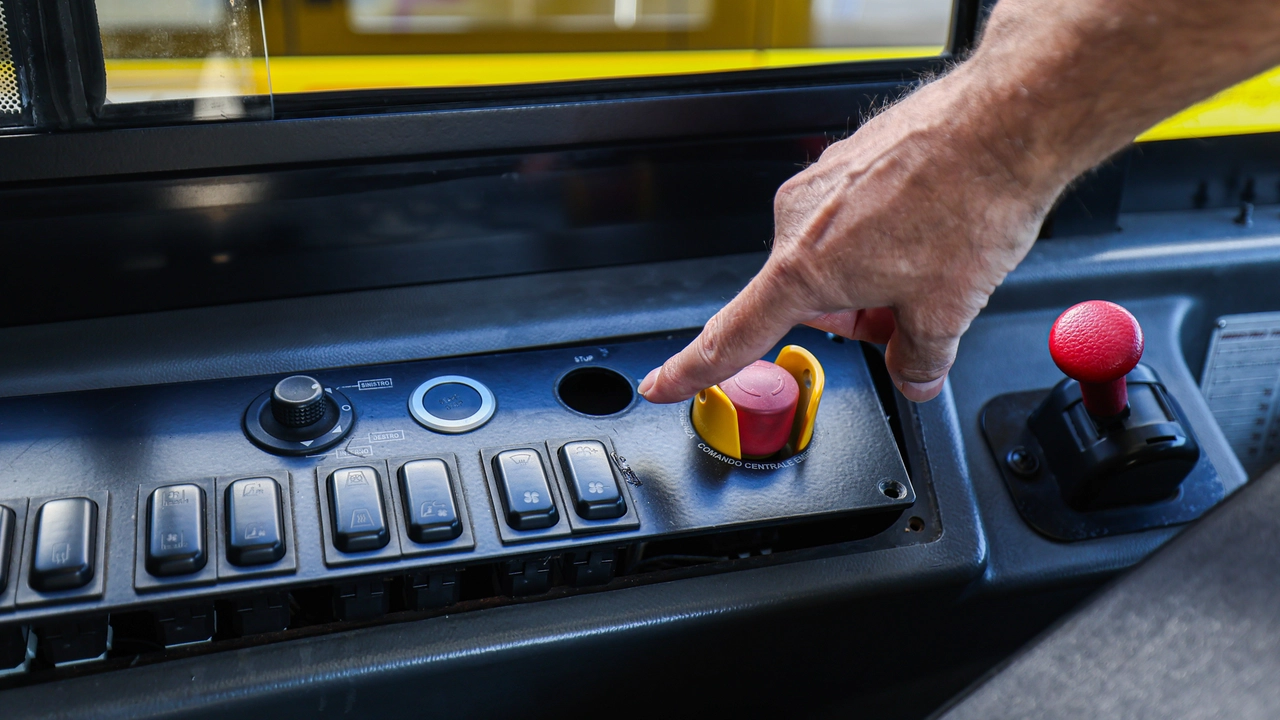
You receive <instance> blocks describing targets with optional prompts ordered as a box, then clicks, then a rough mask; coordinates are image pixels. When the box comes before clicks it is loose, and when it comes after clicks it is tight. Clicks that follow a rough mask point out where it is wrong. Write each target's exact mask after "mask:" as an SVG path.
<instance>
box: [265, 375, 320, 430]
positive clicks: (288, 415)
mask: <svg viewBox="0 0 1280 720" xmlns="http://www.w3.org/2000/svg"><path fill="white" fill-rule="evenodd" d="M326 409H327V406H326V403H325V397H324V388H322V387H320V381H318V380H316V379H315V378H313V377H308V376H306V375H292V376H290V377H287V378H285V379H283V380H281V381H280V382H278V383H276V387H275V389H274V390H272V391H271V415H272V417H274V418H275V419H276V422H278V423H280V424H281V425H283V426H285V427H290V428H300V427H306V426H308V425H313V424H315V423H317V422H319V421H320V419H321V418H323V417H324V413H325V410H326Z"/></svg>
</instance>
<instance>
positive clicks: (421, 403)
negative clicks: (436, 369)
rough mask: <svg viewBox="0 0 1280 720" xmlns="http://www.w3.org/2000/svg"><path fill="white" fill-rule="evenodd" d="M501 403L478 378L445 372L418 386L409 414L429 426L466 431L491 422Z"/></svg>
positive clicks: (450, 430) (411, 399) (435, 428)
mask: <svg viewBox="0 0 1280 720" xmlns="http://www.w3.org/2000/svg"><path fill="white" fill-rule="evenodd" d="M497 407H498V404H497V401H496V400H495V399H494V397H493V392H491V391H490V390H489V388H487V387H485V385H484V384H483V383H481V382H479V381H477V380H473V379H471V378H469V377H463V376H461V375H442V376H440V377H437V378H432V379H431V380H428V381H426V382H424V383H422V384H421V385H419V386H418V387H417V389H416V390H414V391H413V395H411V396H410V397H409V414H410V415H412V416H413V419H414V420H417V421H418V423H419V424H421V425H422V426H423V427H425V428H427V429H428V430H435V431H436V432H442V433H464V432H467V431H469V430H475V429H476V428H478V427H480V426H481V425H484V424H485V423H487V422H489V418H491V417H493V413H494V411H495V410H497Z"/></svg>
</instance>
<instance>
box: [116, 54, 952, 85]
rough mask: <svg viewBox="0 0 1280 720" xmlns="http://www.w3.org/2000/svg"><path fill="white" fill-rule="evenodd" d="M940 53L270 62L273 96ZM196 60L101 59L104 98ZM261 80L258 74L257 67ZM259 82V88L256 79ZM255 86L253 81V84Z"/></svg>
mask: <svg viewBox="0 0 1280 720" xmlns="http://www.w3.org/2000/svg"><path fill="white" fill-rule="evenodd" d="M943 50H944V48H942V47H899V48H794V49H791V48H774V49H764V50H680V51H638V52H576V53H492V54H456V55H444V54H441V55H357V56H289V55H281V56H274V57H272V58H271V71H270V72H271V78H270V80H271V88H272V91H273V92H275V93H276V94H287V93H304V92H308V93H309V92H332V91H341V90H388V89H397V88H449V87H477V86H503V85H524V84H532V83H546V82H571V81H579V80H606V79H621V78H636V77H659V76H674V75H692V74H703V73H713V72H730V71H738V70H762V69H770V68H784V67H802V66H808V65H828V64H835V63H848V62H866V61H872V60H906V59H919V58H931V57H938V56H939V55H941V54H942V52H943ZM203 62H204V61H203V60H201V59H199V58H194V59H108V60H106V70H107V79H108V84H109V86H110V87H109V88H108V95H110V94H111V90H112V89H113V88H118V89H132V88H141V87H148V86H158V85H161V84H164V83H166V82H168V83H169V84H170V85H172V86H174V92H182V91H184V89H185V88H186V87H187V86H191V87H195V86H196V85H197V81H196V78H197V76H198V75H199V74H200V72H201V69H202V68H203ZM260 68H261V71H262V72H265V66H260ZM262 80H265V78H263V79H262ZM260 82H261V80H260Z"/></svg>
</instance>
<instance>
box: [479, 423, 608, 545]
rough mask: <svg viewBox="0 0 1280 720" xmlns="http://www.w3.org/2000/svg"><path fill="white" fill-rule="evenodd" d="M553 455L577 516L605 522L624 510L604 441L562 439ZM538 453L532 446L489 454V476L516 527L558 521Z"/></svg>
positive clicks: (509, 523)
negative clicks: (562, 475) (558, 448)
mask: <svg viewBox="0 0 1280 720" xmlns="http://www.w3.org/2000/svg"><path fill="white" fill-rule="evenodd" d="M556 454H557V455H558V456H559V457H558V460H559V461H560V468H561V469H562V470H563V471H564V476H565V480H567V481H568V482H567V484H568V486H569V492H570V493H571V494H572V496H573V504H574V510H575V511H576V512H577V513H578V516H579V517H581V518H583V519H585V520H607V519H610V518H617V517H622V516H623V515H624V514H625V513H626V512H627V501H626V500H625V499H624V498H623V497H622V491H621V490H620V489H619V488H618V481H617V479H616V478H615V477H614V475H613V469H612V468H611V467H610V464H609V463H610V461H609V455H608V451H607V450H606V448H605V447H604V444H603V443H601V442H599V441H597V440H580V441H576V442H570V443H565V444H564V445H562V446H561V447H560V450H559V451H558V452H557V453H556ZM538 457H539V456H538V453H537V451H536V450H534V449H533V448H528V449H525V448H516V449H512V450H504V451H502V452H500V453H498V454H497V455H495V456H494V457H493V472H494V477H495V478H496V479H497V481H498V487H499V488H500V490H501V493H502V505H503V509H504V510H505V511H506V519H507V524H508V525H510V526H511V527H512V528H514V529H516V530H537V529H540V528H547V527H551V526H552V525H555V524H556V523H557V522H558V521H559V519H560V515H559V511H557V510H556V506H555V501H554V500H553V495H552V493H551V487H550V484H549V482H548V480H547V474H546V472H545V471H544V470H543V468H542V463H541V462H539V460H538Z"/></svg>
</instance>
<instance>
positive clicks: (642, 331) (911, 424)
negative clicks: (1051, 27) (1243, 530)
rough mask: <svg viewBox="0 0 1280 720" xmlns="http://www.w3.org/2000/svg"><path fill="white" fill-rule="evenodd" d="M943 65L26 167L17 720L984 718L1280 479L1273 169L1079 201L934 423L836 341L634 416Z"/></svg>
mask: <svg viewBox="0 0 1280 720" xmlns="http://www.w3.org/2000/svg"><path fill="white" fill-rule="evenodd" d="M962 5H964V8H962V10H963V13H969V14H960V15H957V22H960V21H964V22H965V23H968V26H967V27H968V32H969V33H970V35H969V39H970V40H971V37H972V32H973V31H974V23H975V22H976V13H977V11H978V9H979V8H977V7H971V5H972V4H963V3H962ZM958 12H960V11H958ZM961 24H963V23H961ZM953 40H956V42H960V41H964V40H965V38H963V37H957V38H953ZM935 62H936V61H934V60H929V61H927V62H921V61H911V62H903V63H898V64H894V63H882V64H879V65H876V66H875V67H873V68H869V69H867V70H866V71H865V72H864V73H861V74H858V75H856V77H852V78H846V79H844V80H841V81H839V82H837V81H834V80H832V79H831V78H829V77H826V76H821V77H819V76H812V77H810V76H804V77H801V76H786V77H785V78H782V76H768V77H763V78H755V79H753V80H750V81H744V80H730V79H726V78H716V79H712V80H707V81H706V85H705V86H704V87H702V88H700V89H698V91H697V92H694V91H692V90H690V89H689V87H688V86H681V87H679V88H676V87H673V88H668V89H665V90H662V91H654V90H653V88H652V87H650V86H648V85H644V86H637V87H635V88H631V89H630V90H629V91H627V92H616V90H617V88H616V87H613V86H610V87H609V88H608V89H607V90H608V92H606V91H605V90H604V89H602V90H600V91H599V92H598V93H588V92H586V91H577V90H566V89H564V88H547V89H546V92H547V93H548V94H547V95H546V96H539V97H538V98H537V99H536V100H535V99H528V98H525V99H515V100H513V99H512V98H511V97H510V96H505V95H503V96H499V97H496V98H495V99H493V101H492V102H481V101H479V100H476V99H475V98H471V99H470V100H459V101H458V102H454V103H452V104H445V105H439V104H433V103H430V102H427V100H426V99H424V98H421V97H416V96H412V97H411V96H396V97H394V98H391V97H390V96H388V97H386V98H382V99H380V100H378V101H377V102H372V101H371V102H370V104H369V105H367V106H363V107H361V108H359V109H358V110H356V109H352V108H346V109H343V110H342V111H341V112H338V111H335V110H334V108H333V106H332V105H329V104H326V103H325V102H316V103H315V104H312V105H307V104H306V102H304V99H299V98H292V99H287V100H286V99H282V100H281V102H280V103H279V104H278V105H277V106H276V107H275V110H274V112H275V113H276V115H275V117H274V119H270V120H246V121H243V122H227V123H203V124H200V123H197V124H182V123H169V124H163V125H157V126H145V127H144V126H129V127H126V126H119V125H111V124H103V125H99V126H95V127H93V128H89V129H82V130H78V131H70V130H66V129H64V130H63V131H57V132H55V131H49V132H29V133H21V134H13V135H8V136H5V137H0V157H3V158H4V159H5V162H3V163H0V238H2V240H0V243H2V244H3V247H4V248H5V253H6V260H7V262H6V264H5V275H4V277H5V287H6V289H7V291H8V294H9V297H10V298H11V302H8V303H5V304H3V305H2V306H0V347H4V348H5V351H4V352H3V353H0V704H2V705H3V707H4V708H5V717H14V718H17V717H100V718H113V717H121V718H123V717H155V718H160V717H226V716H228V715H231V714H233V713H245V714H252V715H255V716H265V715H269V714H276V715H279V716H282V717H327V716H338V715H341V716H344V717H352V716H354V717H384V716H393V715H405V714H433V715H457V716H466V717H496V716H507V715H518V716H522V717H551V716H555V717H577V716H589V715H599V714H604V713H607V714H610V715H619V716H624V717H628V716H638V715H652V714H654V713H665V714H668V715H674V716H688V715H699V714H701V715H709V716H717V717H718V716H727V715H738V716H759V715H764V714H782V715H785V716H788V717H794V716H805V717H808V716H813V717H827V716H837V715H839V716H847V715H850V714H854V715H858V716H866V717H877V718H904V719H906V718H924V717H929V716H932V714H934V713H939V712H946V710H947V708H948V707H950V706H951V704H953V703H957V702H963V699H964V698H965V697H966V696H968V694H969V692H975V693H976V694H974V695H973V697H975V698H976V699H977V700H979V701H983V702H987V701H988V700H987V699H988V698H990V692H991V691H990V688H991V687H993V685H983V684H982V683H983V681H984V678H987V677H989V676H990V675H991V674H995V673H997V671H998V670H999V669H1000V668H1002V667H1004V666H1006V665H1007V664H1009V663H1015V664H1016V662H1018V658H1021V657H1025V655H1023V653H1026V652H1027V650H1026V649H1027V648H1029V647H1034V646H1035V645H1036V643H1038V642H1041V640H1037V638H1044V637H1046V636H1047V635H1046V634H1051V633H1053V632H1056V631H1055V630H1054V628H1060V627H1062V625H1061V624H1062V623H1064V622H1065V620H1064V619H1067V618H1071V617H1074V615H1073V614H1074V613H1080V612H1085V611H1088V610H1089V608H1091V607H1093V606H1094V605H1096V598H1098V597H1102V596H1105V594H1106V593H1107V592H1109V591H1108V590H1107V588H1109V587H1115V586H1114V583H1117V582H1121V581H1123V579H1124V578H1126V577H1129V575H1128V574H1129V573H1132V572H1133V570H1132V569H1133V568H1135V567H1137V566H1139V565H1143V566H1144V567H1146V566H1148V565H1153V564H1154V565H1158V564H1159V558H1160V557H1163V555H1162V551H1161V548H1162V547H1163V546H1165V545H1166V544H1170V545H1171V547H1172V546H1173V545H1175V544H1176V543H1177V542H1179V541H1181V540H1182V539H1183V537H1179V536H1180V534H1183V536H1190V535H1194V534H1195V533H1183V530H1184V529H1185V528H1188V527H1190V528H1196V527H1199V526H1201V525H1202V524H1203V523H1206V522H1211V521H1213V520H1214V518H1218V517H1222V516H1223V509H1229V508H1230V507H1231V506H1232V504H1233V503H1234V502H1235V500H1234V498H1235V497H1237V492H1238V491H1241V489H1242V488H1246V486H1247V485H1251V484H1255V480H1256V478H1258V477H1260V476H1261V475H1263V474H1264V473H1265V472H1266V470H1267V469H1268V468H1269V467H1270V466H1271V465H1272V464H1274V462H1275V460H1276V459H1277V458H1278V457H1280V452H1278V451H1277V443H1276V441H1275V438H1276V434H1277V432H1280V430H1278V429H1277V428H1280V419H1277V411H1276V410H1275V409H1274V401H1273V399H1272V398H1273V397H1274V394H1275V393H1276V392H1280V387H1278V385H1280V351H1277V348H1278V347H1280V343H1277V341H1276V338H1278V337H1280V322H1278V321H1277V320H1276V317H1275V314H1274V313H1275V312H1276V311H1277V310H1278V309H1280V284H1277V283H1275V281H1274V279H1275V277H1276V273H1277V272H1280V194H1278V193H1280V173H1277V172H1276V171H1275V170H1274V168H1275V167H1276V165H1275V162H1274V161H1275V158H1276V156H1277V152H1278V151H1280V145H1278V144H1277V137H1280V136H1276V135H1268V134H1259V135H1253V136H1240V137H1226V138H1217V139H1213V140H1176V141H1174V140H1171V141H1164V142H1153V143H1144V144H1142V145H1139V146H1137V147H1135V148H1130V149H1129V150H1126V151H1125V152H1124V153H1122V154H1121V155H1120V156H1118V157H1117V158H1114V159H1112V160H1111V161H1109V162H1108V163H1107V164H1105V165H1103V166H1102V167H1100V168H1097V169H1095V170H1094V171H1091V173H1089V174H1088V175H1086V176H1085V177H1084V178H1082V179H1081V181H1080V182H1078V183H1077V184H1076V185H1075V186H1073V189H1072V190H1071V191H1070V192H1069V193H1068V194H1066V195H1065V196H1064V197H1063V198H1062V199H1061V200H1060V201H1059V204H1058V206H1057V208H1056V209H1055V211H1054V213H1053V215H1052V216H1051V219H1050V221H1049V222H1047V223H1046V226H1045V228H1044V230H1043V231H1042V235H1043V237H1042V238H1041V239H1040V240H1039V241H1038V242H1037V244H1036V246H1035V247H1034V249H1033V250H1032V251H1031V254H1030V255H1029V256H1028V257H1027V259H1026V260H1025V261H1024V262H1023V263H1022V264H1021V265H1020V266H1019V268H1018V269H1017V270H1016V271H1014V272H1013V273H1012V274H1011V275H1010V276H1009V277H1008V279H1007V280H1006V282H1005V283H1004V284H1003V285H1002V286H1001V287H1000V288H999V289H998V291H997V292H996V293H995V295H994V296H993V297H992V299H991V303H990V305H989V307H988V308H987V309H986V310H985V311H984V312H983V313H982V314H981V315H980V316H979V318H978V319H977V320H976V321H975V322H974V324H973V326H972V328H971V329H970V330H969V332H968V333H967V334H966V336H965V338H964V340H963V341H962V343H961V346H960V353H959V356H958V359H957V362H956V365H955V367H954V369H953V371H952V373H951V376H950V379H949V381H948V382H947V383H946V385H945V387H944V389H943V392H942V394H941V395H940V396H939V398H938V399H936V400H934V401H931V402H928V403H924V404H913V403H910V402H908V401H906V400H905V399H904V398H903V397H902V396H901V395H900V394H899V393H898V392H897V391H896V390H895V389H894V388H893V385H892V383H891V382H890V381H889V377H888V373H887V371H886V370H885V365H884V355H883V348H880V347H877V346H874V345H870V344H865V343H859V342H854V341H848V340H844V339H842V338H839V337H835V336H832V335H828V334H827V333H823V332H819V331H817V330H813V329H809V328H804V327H798V328H796V329H794V330H793V331H792V332H791V333H790V334H789V335H788V336H787V337H786V338H785V339H784V340H783V341H782V342H780V343H779V344H778V345H777V346H776V347H774V348H773V349H771V350H770V352H768V353H767V354H766V355H765V357H764V358H763V360H764V361H765V362H764V363H763V364H758V365H757V366H753V368H751V369H749V370H750V371H751V373H754V374H746V375H739V376H737V377H736V378H735V379H734V380H731V381H726V382H725V383H722V384H720V385H718V386H716V387H713V388H708V389H707V391H705V392H704V393H701V394H699V396H697V397H696V398H694V399H693V400H691V401H689V402H686V403H680V404H676V405H666V406H659V405H652V404H649V403H647V402H646V401H644V400H643V398H641V397H640V396H639V395H638V393H637V391H636V388H637V386H638V383H639V381H640V379H641V378H643V377H644V376H645V374H646V373H647V372H648V371H649V370H650V369H652V368H653V367H655V366H657V365H658V364H660V363H661V362H662V361H663V360H664V359H665V358H667V357H669V356H670V355H671V354H672V353H673V352H675V351H677V350H678V349H680V348H681V347H683V346H684V345H685V344H686V343H687V342H688V341H689V340H690V339H691V338H692V337H694V336H695V335H696V333H697V331H698V330H699V328H701V327H702V325H703V324H704V323H705V322H706V321H707V320H708V319H709V318H710V317H711V316H712V315H713V314H714V313H715V312H716V311H717V310H718V309H719V308H720V307H722V306H723V304H724V303H725V302H726V301H727V300H728V299H729V298H731V297H732V296H733V295H734V293H736V292H738V291H739V290H740V289H741V288H742V287H743V286H744V285H745V284H746V283H747V282H748V281H749V280H750V278H751V277H752V276H753V275H754V273H755V272H756V271H757V270H758V269H759V268H760V266H761V265H762V264H763V262H764V260H765V258H766V257H767V244H768V241H769V237H770V232H771V229H772V218H771V211H772V206H771V201H772V197H773V193H774V192H775V191H776V189H777V187H778V185H779V184H780V183H781V182H783V181H784V180H785V179H786V178H787V177H789V176H790V175H792V174H794V172H796V170H797V169H798V168H799V167H801V166H803V164H804V163H805V162H807V161H810V160H812V158H813V157H815V156H816V155H817V154H818V153H820V152H821V150H822V149H823V148H824V147H825V146H826V145H827V144H829V142H830V141H831V140H833V139H835V138H838V137H840V136H842V135H843V134H844V133H845V132H846V131H847V126H848V125H849V124H850V123H854V122H855V119H854V118H855V116H856V115H857V113H858V112H863V111H869V110H870V109H871V108H872V107H873V106H874V104H875V102H876V98H877V97H880V96H883V95H884V94H888V93H893V92H899V91H901V90H903V89H904V88H907V87H909V86H910V83H911V82H913V78H914V77H916V76H917V74H918V73H919V72H921V71H923V70H926V69H928V68H929V67H933V66H932V65H929V63H935ZM913 63H914V64H913ZM926 66H927V67H926ZM326 102H328V101H326ZM375 106H376V107H375ZM1073 343H1074V344H1073ZM1096 358H1104V359H1107V360H1108V361H1109V362H1110V361H1113V362H1110V364H1109V365H1108V366H1107V368H1101V369H1100V368H1099V367H1098V365H1097V364H1096V363H1094V360H1095V359H1096ZM1108 368H1110V369H1108ZM1115 368H1120V369H1119V370H1116V369H1115ZM1250 490H1252V488H1246V489H1245V490H1244V491H1242V492H1241V493H1240V495H1241V496H1244V495H1245V494H1246V493H1248V492H1249V491H1250ZM1219 506H1221V508H1222V509H1218V508H1219ZM1206 516H1207V517H1206ZM1171 541H1173V542H1172V543H1171ZM1153 556H1154V558H1155V559H1153V560H1148V558H1152V557H1153ZM1118 578H1119V579H1120V580H1118ZM973 687H978V688H987V690H979V691H966V689H967V688H973ZM993 705H995V706H1000V705H1001V703H1000V702H993ZM1015 706H1016V704H1010V705H1008V707H1015Z"/></svg>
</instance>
